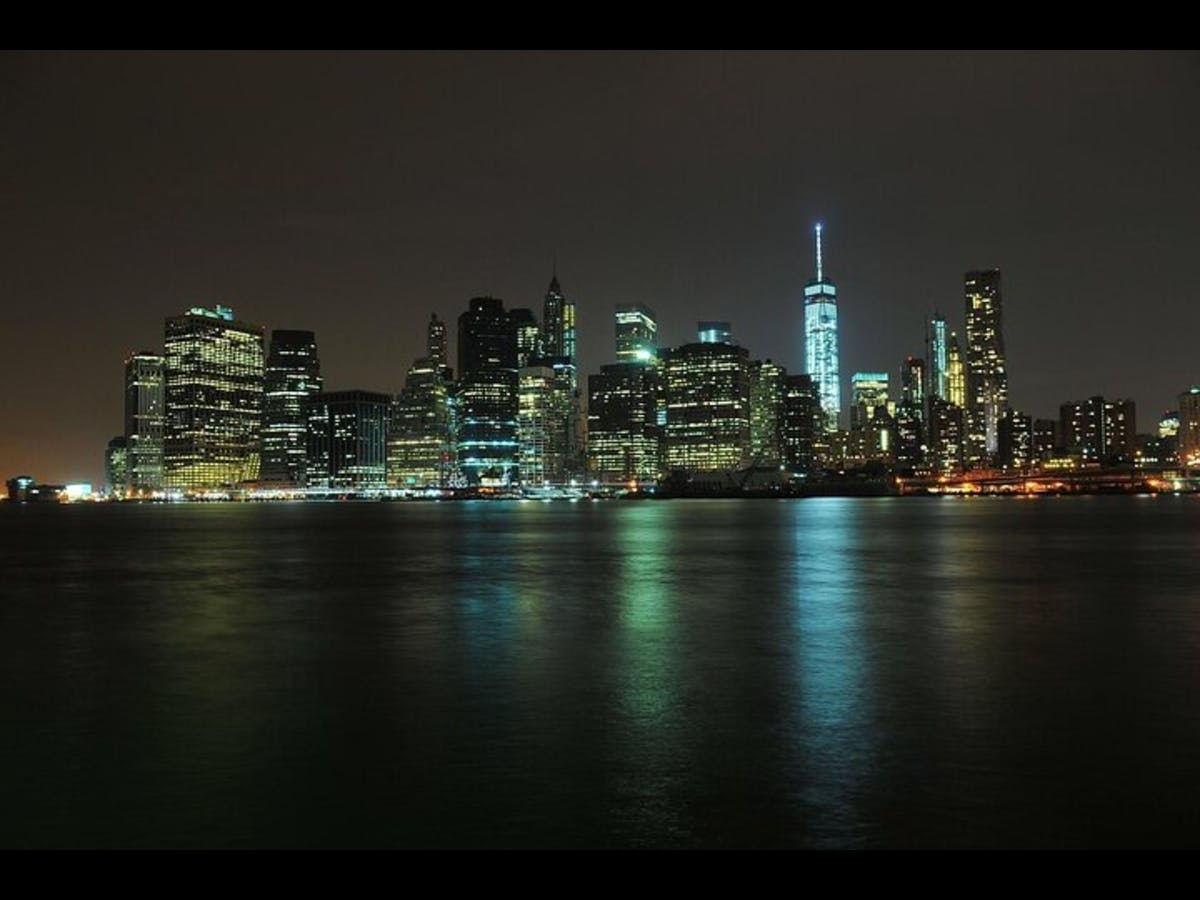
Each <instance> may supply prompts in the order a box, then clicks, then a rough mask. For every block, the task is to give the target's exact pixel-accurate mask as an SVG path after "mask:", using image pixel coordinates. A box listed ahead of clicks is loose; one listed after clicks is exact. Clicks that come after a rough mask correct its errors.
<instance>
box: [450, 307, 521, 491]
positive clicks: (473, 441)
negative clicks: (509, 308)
mask: <svg viewBox="0 0 1200 900" xmlns="http://www.w3.org/2000/svg"><path fill="white" fill-rule="evenodd" d="M458 370H459V382H458V388H457V395H456V396H457V454H458V467H459V470H460V472H461V473H462V475H463V477H464V478H465V479H466V482H467V484H469V485H481V486H485V487H500V486H504V485H509V484H514V483H515V482H516V481H517V480H518V478H519V475H520V441H519V436H518V427H517V414H518V376H517V372H518V368H517V335H516V323H515V322H514V320H513V319H512V317H510V316H509V315H508V313H507V312H506V311H505V309H504V303H503V302H502V301H500V300H497V299H496V298H494V297H475V298H474V299H472V300H471V304H470V307H469V308H468V309H467V311H466V312H464V313H463V314H462V315H461V316H459V319H458Z"/></svg>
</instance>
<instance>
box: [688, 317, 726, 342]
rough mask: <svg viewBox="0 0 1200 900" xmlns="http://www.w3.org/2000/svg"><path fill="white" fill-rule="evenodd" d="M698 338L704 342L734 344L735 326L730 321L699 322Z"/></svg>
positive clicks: (697, 326) (697, 325) (697, 327)
mask: <svg viewBox="0 0 1200 900" xmlns="http://www.w3.org/2000/svg"><path fill="white" fill-rule="evenodd" d="M696 339H697V340H698V341H699V342H700V343H702V344H732V343H733V326H732V325H730V324H729V323H728V322H697V323H696Z"/></svg>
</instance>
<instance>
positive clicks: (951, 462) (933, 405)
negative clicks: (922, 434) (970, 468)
mask: <svg viewBox="0 0 1200 900" xmlns="http://www.w3.org/2000/svg"><path fill="white" fill-rule="evenodd" d="M964 437H965V428H964V425H963V410H962V407H961V406H957V405H955V404H954V403H949V402H947V401H945V400H942V399H940V398H937V397H934V398H931V400H930V404H929V434H928V437H927V445H928V448H929V449H928V460H927V461H928V464H929V467H930V468H931V469H933V470H934V471H935V472H939V473H942V474H945V475H952V474H956V473H958V472H961V471H962V469H963V440H964Z"/></svg>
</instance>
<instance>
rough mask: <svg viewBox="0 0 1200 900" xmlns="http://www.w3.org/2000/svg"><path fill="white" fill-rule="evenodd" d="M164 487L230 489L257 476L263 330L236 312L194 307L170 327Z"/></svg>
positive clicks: (166, 355)
mask: <svg viewBox="0 0 1200 900" xmlns="http://www.w3.org/2000/svg"><path fill="white" fill-rule="evenodd" d="M163 344H164V351H165V352H164V360H165V367H166V376H165V384H166V424H165V428H164V435H163V459H164V469H165V475H164V480H165V482H166V487H167V488H168V489H171V490H177V491H184V492H192V491H197V492H203V491H209V490H226V489H229V488H231V487H236V486H238V485H240V484H242V483H243V482H247V481H255V480H257V479H258V476H259V462H260V440H261V432H262V415H263V374H264V373H263V369H264V354H263V329H262V326H260V325H251V324H248V323H246V322H240V321H238V320H237V319H235V318H234V315H233V310H231V309H229V308H227V307H224V306H217V307H216V308H215V309H207V308H204V307H193V308H191V309H190V310H188V311H187V312H186V313H184V314H183V315H181V316H175V317H172V318H168V319H167V320H166V334H165V336H164V339H163Z"/></svg>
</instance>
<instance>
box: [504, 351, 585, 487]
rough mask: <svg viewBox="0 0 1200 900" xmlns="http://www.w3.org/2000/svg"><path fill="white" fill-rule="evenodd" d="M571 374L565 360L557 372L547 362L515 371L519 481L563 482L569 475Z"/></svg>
mask: <svg viewBox="0 0 1200 900" xmlns="http://www.w3.org/2000/svg"><path fill="white" fill-rule="evenodd" d="M563 359H565V357H563ZM573 368H574V367H570V369H573ZM571 374H573V372H570V370H569V369H568V368H567V367H566V366H565V364H564V367H563V368H562V369H560V370H559V371H557V372H556V371H555V369H554V368H553V367H552V366H550V365H545V364H538V365H531V366H525V367H524V368H522V369H521V370H520V372H519V373H518V375H519V391H518V406H517V435H518V439H519V441H520V467H521V483H522V484H526V485H534V486H536V485H542V484H564V483H565V482H566V481H567V480H568V479H569V477H570V474H571V470H572V464H573V453H574V450H575V435H574V427H575V398H574V396H573V391H572V389H571V381H570V376H571Z"/></svg>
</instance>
